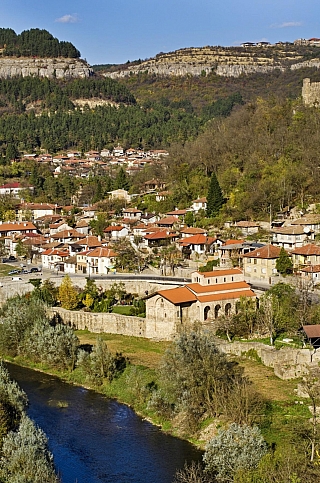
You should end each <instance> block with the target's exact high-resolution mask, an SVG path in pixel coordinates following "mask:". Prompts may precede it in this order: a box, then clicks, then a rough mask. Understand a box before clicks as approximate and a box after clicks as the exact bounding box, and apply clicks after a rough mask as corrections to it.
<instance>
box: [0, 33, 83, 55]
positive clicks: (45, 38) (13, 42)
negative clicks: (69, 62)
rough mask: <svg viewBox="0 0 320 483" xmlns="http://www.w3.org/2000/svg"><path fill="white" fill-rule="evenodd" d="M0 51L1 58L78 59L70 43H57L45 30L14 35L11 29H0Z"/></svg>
mask: <svg viewBox="0 0 320 483" xmlns="http://www.w3.org/2000/svg"><path fill="white" fill-rule="evenodd" d="M0 50H1V51H2V55H3V56H10V57H12V56H14V57H66V58H76V59H78V58H79V57H80V52H79V50H77V49H76V48H75V46H74V45H72V43H71V42H66V41H59V40H58V39H57V38H55V37H53V35H51V34H50V33H49V32H48V31H47V30H42V29H38V28H36V29H30V30H24V31H23V32H21V33H20V34H16V32H15V31H14V30H13V29H10V28H0Z"/></svg>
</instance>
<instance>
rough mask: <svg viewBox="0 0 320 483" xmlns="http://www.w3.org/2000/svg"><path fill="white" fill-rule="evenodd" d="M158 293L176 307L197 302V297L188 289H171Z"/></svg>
mask: <svg viewBox="0 0 320 483" xmlns="http://www.w3.org/2000/svg"><path fill="white" fill-rule="evenodd" d="M157 293H158V294H159V295H161V296H162V297H164V298H165V299H167V300H169V302H171V303H172V304H174V305H177V304H182V303H184V302H196V301H197V297H196V296H195V295H194V294H193V293H192V292H191V291H190V290H189V289H188V288H187V287H178V288H170V289H168V290H160V291H159V292H157Z"/></svg>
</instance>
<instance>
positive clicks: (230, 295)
mask: <svg viewBox="0 0 320 483" xmlns="http://www.w3.org/2000/svg"><path fill="white" fill-rule="evenodd" d="M240 297H256V294H255V293H254V292H253V291H252V290H241V291H239V292H224V293H221V292H220V293H216V294H210V295H200V296H198V300H199V302H214V301H217V300H228V299H238V298H240Z"/></svg>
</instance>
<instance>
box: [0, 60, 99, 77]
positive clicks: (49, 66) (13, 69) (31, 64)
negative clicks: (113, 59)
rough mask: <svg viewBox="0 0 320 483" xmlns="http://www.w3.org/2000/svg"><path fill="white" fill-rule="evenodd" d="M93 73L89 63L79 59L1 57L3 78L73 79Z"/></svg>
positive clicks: (0, 69)
mask: <svg viewBox="0 0 320 483" xmlns="http://www.w3.org/2000/svg"><path fill="white" fill-rule="evenodd" d="M92 73H93V71H92V69H91V68H90V67H89V65H88V64H87V63H86V62H85V61H83V60H79V59H60V58H59V59H42V58H30V57H19V58H16V57H2V58H0V78H2V79H9V78H11V77H15V76H22V77H27V76H36V77H48V78H56V79H73V78H86V77H90V75H92Z"/></svg>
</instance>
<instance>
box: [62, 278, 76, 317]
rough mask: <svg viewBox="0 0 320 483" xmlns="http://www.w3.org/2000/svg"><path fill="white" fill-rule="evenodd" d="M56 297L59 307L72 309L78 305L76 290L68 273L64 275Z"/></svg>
mask: <svg viewBox="0 0 320 483" xmlns="http://www.w3.org/2000/svg"><path fill="white" fill-rule="evenodd" d="M58 298H59V300H60V304H61V307H62V308H64V309H67V310H74V309H75V308H76V307H77V305H78V292H77V291H76V289H75V288H74V286H73V284H72V281H71V279H70V277H69V275H66V276H65V277H64V278H63V280H62V282H61V285H60V287H59V292H58Z"/></svg>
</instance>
